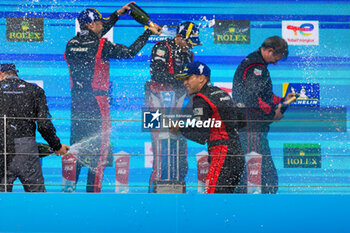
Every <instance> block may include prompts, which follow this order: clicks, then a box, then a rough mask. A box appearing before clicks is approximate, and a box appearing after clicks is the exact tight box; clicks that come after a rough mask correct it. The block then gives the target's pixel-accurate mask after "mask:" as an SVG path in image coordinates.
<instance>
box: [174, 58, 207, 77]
mask: <svg viewBox="0 0 350 233" xmlns="http://www.w3.org/2000/svg"><path fill="white" fill-rule="evenodd" d="M194 74H195V75H204V76H207V77H210V68H209V67H208V66H207V65H206V64H204V63H203V62H200V61H194V62H191V63H188V64H187V65H186V67H185V69H184V70H183V72H182V73H180V74H178V75H176V78H177V79H184V78H188V77H190V76H191V75H194Z"/></svg>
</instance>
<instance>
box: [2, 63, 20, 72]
mask: <svg viewBox="0 0 350 233" xmlns="http://www.w3.org/2000/svg"><path fill="white" fill-rule="evenodd" d="M9 70H12V71H15V72H16V73H18V70H17V69H16V66H15V64H13V63H5V64H0V72H5V71H9Z"/></svg>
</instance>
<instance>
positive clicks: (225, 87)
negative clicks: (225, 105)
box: [214, 82, 232, 97]
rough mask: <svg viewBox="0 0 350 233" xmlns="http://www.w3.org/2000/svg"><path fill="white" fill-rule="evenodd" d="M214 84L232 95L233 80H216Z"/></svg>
mask: <svg viewBox="0 0 350 233" xmlns="http://www.w3.org/2000/svg"><path fill="white" fill-rule="evenodd" d="M214 86H216V87H220V88H221V89H222V90H224V91H226V92H227V93H228V94H229V95H230V96H231V97H232V82H214Z"/></svg>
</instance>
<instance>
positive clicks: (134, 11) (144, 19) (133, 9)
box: [127, 3, 154, 27]
mask: <svg viewBox="0 0 350 233" xmlns="http://www.w3.org/2000/svg"><path fill="white" fill-rule="evenodd" d="M129 7H130V10H128V12H127V14H128V15H130V16H131V17H133V18H134V19H135V20H136V21H137V22H139V23H140V24H142V25H146V26H150V27H154V23H153V22H152V20H151V18H150V17H149V15H148V14H147V13H146V12H145V11H144V10H142V9H141V8H140V7H139V6H137V5H136V4H134V3H130V4H129Z"/></svg>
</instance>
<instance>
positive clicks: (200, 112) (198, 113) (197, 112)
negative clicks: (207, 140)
mask: <svg viewBox="0 0 350 233" xmlns="http://www.w3.org/2000/svg"><path fill="white" fill-rule="evenodd" d="M193 115H195V116H202V115H203V108H194V109H193Z"/></svg>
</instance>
